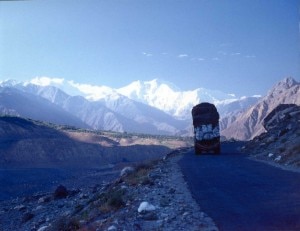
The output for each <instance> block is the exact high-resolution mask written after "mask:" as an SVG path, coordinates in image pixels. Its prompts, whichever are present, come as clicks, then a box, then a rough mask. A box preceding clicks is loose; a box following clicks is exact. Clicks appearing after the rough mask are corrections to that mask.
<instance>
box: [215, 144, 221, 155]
mask: <svg viewBox="0 0 300 231" xmlns="http://www.w3.org/2000/svg"><path fill="white" fill-rule="evenodd" d="M220 152H221V148H220V146H219V147H217V148H215V149H214V153H215V154H220Z"/></svg>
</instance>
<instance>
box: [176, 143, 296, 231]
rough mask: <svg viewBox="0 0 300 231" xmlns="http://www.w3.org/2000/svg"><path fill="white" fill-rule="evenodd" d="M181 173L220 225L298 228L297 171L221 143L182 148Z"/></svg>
mask: <svg viewBox="0 0 300 231" xmlns="http://www.w3.org/2000/svg"><path fill="white" fill-rule="evenodd" d="M179 165H180V166H181V169H182V172H183V175H184V176H185V179H186V181H187V183H188V186H189V188H190V190H191V192H192V194H193V196H194V198H195V199H196V201H197V202H198V203H199V205H200V207H201V209H202V210H203V211H204V212H206V213H207V214H208V215H209V216H210V217H211V218H212V219H213V220H214V221H215V223H216V225H217V226H218V227H219V229H220V230H221V231H223V230H225V231H227V230H228V231H235V230H238V231H248V230H249V231H250V230H251V231H255V230H258V231H260V230H262V231H268V230H272V231H273V230H280V231H283V230H300V173H299V172H291V171H286V170H282V169H280V168H276V167H273V166H271V165H268V164H264V163H260V162H257V161H252V160H249V159H248V158H247V156H246V155H245V154H240V153H238V152H237V151H236V145H235V144H233V143H232V144H230V143H229V144H223V145H222V153H221V154H220V155H214V154H202V155H198V156H196V155H195V154H194V151H191V152H189V153H187V154H186V155H185V156H184V157H183V158H182V159H181V160H180V161H179Z"/></svg>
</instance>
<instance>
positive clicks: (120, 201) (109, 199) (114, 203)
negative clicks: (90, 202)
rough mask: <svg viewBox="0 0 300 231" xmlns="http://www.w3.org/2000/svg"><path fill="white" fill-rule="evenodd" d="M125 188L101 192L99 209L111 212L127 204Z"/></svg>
mask: <svg viewBox="0 0 300 231" xmlns="http://www.w3.org/2000/svg"><path fill="white" fill-rule="evenodd" d="M125 193H126V191H125V189H121V188H119V187H116V188H112V189H110V190H108V191H107V192H105V193H101V194H100V196H99V199H98V203H99V209H100V211H101V212H104V213H106V212H111V211H112V210H117V209H119V208H121V207H123V206H124V205H125V202H124V198H123V197H124V196H125Z"/></svg>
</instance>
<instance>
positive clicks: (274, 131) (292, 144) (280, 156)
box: [244, 104, 300, 167]
mask: <svg viewBox="0 0 300 231" xmlns="http://www.w3.org/2000/svg"><path fill="white" fill-rule="evenodd" d="M263 126H264V128H265V129H266V131H267V132H265V133H262V134H261V135H259V136H257V137H255V138H254V139H253V140H251V141H249V142H248V144H247V145H246V146H245V147H244V151H246V152H248V153H252V155H253V157H254V158H256V159H259V160H264V161H268V162H272V163H278V164H283V165H289V166H295V167H300V106H297V105H295V104H281V105H279V106H278V107H276V108H275V109H274V110H273V111H272V112H271V113H269V114H268V116H266V118H265V119H264V120H263Z"/></svg>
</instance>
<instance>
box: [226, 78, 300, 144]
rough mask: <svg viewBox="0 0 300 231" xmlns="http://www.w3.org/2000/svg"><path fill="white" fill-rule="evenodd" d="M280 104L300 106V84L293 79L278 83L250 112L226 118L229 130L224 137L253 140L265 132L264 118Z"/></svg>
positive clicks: (227, 129)
mask: <svg viewBox="0 0 300 231" xmlns="http://www.w3.org/2000/svg"><path fill="white" fill-rule="evenodd" d="M280 104H296V105H300V83H298V82H297V81H296V80H294V79H293V78H291V77H289V78H285V79H284V80H282V81H280V82H278V83H277V84H276V85H275V86H274V87H273V88H272V89H271V90H270V91H269V93H268V94H267V95H266V96H265V97H263V98H262V99H261V100H260V101H259V102H258V103H257V104H255V105H254V106H252V107H250V108H249V109H248V110H246V111H244V112H241V113H239V114H238V115H237V116H235V117H234V118H232V117H229V118H227V120H226V118H224V119H223V120H225V122H226V126H227V128H224V130H222V135H223V136H226V137H227V138H234V139H237V140H251V139H253V138H254V137H256V136H258V135H260V134H261V133H263V132H264V131H265V128H264V126H263V120H264V118H265V117H266V116H267V115H268V114H269V113H270V112H271V111H273V110H274V109H275V108H276V107H277V106H278V105H280Z"/></svg>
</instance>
